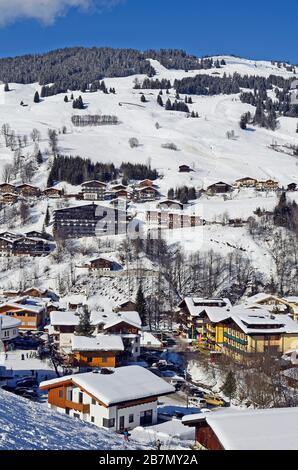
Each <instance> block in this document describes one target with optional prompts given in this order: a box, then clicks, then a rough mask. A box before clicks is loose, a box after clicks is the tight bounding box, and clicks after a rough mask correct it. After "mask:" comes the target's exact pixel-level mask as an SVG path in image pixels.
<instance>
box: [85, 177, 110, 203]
mask: <svg viewBox="0 0 298 470" xmlns="http://www.w3.org/2000/svg"><path fill="white" fill-rule="evenodd" d="M81 188H82V194H83V199H85V200H87V201H103V200H104V198H105V193H106V189H107V185H106V183H102V182H101V181H97V180H92V181H86V182H85V183H82V185H81Z"/></svg>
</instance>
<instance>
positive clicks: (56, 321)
mask: <svg viewBox="0 0 298 470" xmlns="http://www.w3.org/2000/svg"><path fill="white" fill-rule="evenodd" d="M50 322H51V325H52V326H77V325H78V324H79V322H80V317H79V314H78V313H76V312H60V311H55V310H53V311H52V312H51V313H50Z"/></svg>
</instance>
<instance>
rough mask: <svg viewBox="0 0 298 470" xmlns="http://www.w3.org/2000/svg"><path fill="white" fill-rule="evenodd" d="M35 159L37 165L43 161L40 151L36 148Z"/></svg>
mask: <svg viewBox="0 0 298 470" xmlns="http://www.w3.org/2000/svg"><path fill="white" fill-rule="evenodd" d="M36 161H37V163H38V165H41V164H42V163H43V158H42V153H41V151H40V150H38V152H37V154H36Z"/></svg>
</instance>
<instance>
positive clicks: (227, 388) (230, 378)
mask: <svg viewBox="0 0 298 470" xmlns="http://www.w3.org/2000/svg"><path fill="white" fill-rule="evenodd" d="M222 391H223V393H224V394H225V395H226V396H227V397H229V399H230V401H231V400H232V398H234V397H235V395H236V392H237V383H236V379H235V375H234V373H233V372H232V371H231V370H230V372H228V374H227V377H226V381H225V383H224V385H223V388H222Z"/></svg>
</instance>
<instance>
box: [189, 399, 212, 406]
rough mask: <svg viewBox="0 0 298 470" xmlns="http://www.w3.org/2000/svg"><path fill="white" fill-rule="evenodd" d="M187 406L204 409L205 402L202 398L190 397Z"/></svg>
mask: <svg viewBox="0 0 298 470" xmlns="http://www.w3.org/2000/svg"><path fill="white" fill-rule="evenodd" d="M188 404H189V406H195V407H198V408H203V407H204V408H206V404H207V403H206V400H205V399H204V398H199V397H191V398H189V400H188Z"/></svg>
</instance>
